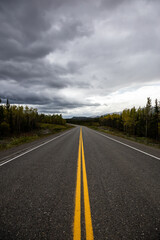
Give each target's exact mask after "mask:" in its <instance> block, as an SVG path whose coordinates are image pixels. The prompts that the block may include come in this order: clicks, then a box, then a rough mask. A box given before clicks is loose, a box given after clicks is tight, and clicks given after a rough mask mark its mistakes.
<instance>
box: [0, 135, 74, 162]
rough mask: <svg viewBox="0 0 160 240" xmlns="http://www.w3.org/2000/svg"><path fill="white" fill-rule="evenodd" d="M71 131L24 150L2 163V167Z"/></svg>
mask: <svg viewBox="0 0 160 240" xmlns="http://www.w3.org/2000/svg"><path fill="white" fill-rule="evenodd" d="M69 132H70V131H68V132H66V133H63V134H62V135H59V136H57V137H55V138H52V139H50V140H49V141H47V142H44V143H42V144H40V145H38V146H36V147H34V148H31V149H30V150H28V151H26V152H24V153H22V154H20V155H18V156H16V157H13V158H11V159H9V160H7V161H5V162H2V163H0V167H2V166H3V165H5V164H6V163H9V162H11V161H13V160H15V159H16V158H19V157H21V156H23V155H25V154H27V153H29V152H32V151H33V150H35V149H37V148H39V147H42V146H43V145H46V144H47V143H49V142H52V141H54V140H56V139H57V138H60V137H62V136H64V135H66V134H67V133H69Z"/></svg>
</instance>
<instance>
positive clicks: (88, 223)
mask: <svg viewBox="0 0 160 240" xmlns="http://www.w3.org/2000/svg"><path fill="white" fill-rule="evenodd" d="M82 166H83V168H82V169H83V189H84V209H85V225H86V240H93V239H94V237H93V227H92V219H91V208H90V203H89V192H88V184H87V174H86V166H85V157H84V147H83V139H82Z"/></svg>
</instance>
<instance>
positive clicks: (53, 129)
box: [0, 123, 73, 151]
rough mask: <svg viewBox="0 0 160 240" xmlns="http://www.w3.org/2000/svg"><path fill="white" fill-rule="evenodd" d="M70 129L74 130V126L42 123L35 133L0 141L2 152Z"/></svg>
mask: <svg viewBox="0 0 160 240" xmlns="http://www.w3.org/2000/svg"><path fill="white" fill-rule="evenodd" d="M70 128H73V126H71V125H69V124H66V125H58V124H48V123H40V124H38V129H37V130H35V131H32V132H28V133H21V134H19V135H16V136H11V137H5V138H2V139H0V151H2V150H7V149H9V148H12V147H15V146H19V145H21V144H24V143H29V142H33V141H35V140H37V139H40V138H44V137H47V136H50V135H52V134H55V133H59V132H62V131H65V130H67V129H70Z"/></svg>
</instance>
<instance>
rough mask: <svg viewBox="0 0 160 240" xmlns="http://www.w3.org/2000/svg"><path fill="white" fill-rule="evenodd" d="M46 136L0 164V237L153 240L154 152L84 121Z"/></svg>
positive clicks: (158, 211)
mask: <svg viewBox="0 0 160 240" xmlns="http://www.w3.org/2000/svg"><path fill="white" fill-rule="evenodd" d="M115 140H116V141H115ZM47 141H48V142H47ZM47 141H46V142H43V143H42V144H41V145H36V147H35V145H34V146H33V149H32V148H30V149H29V151H28V150H27V151H26V152H25V151H24V152H23V154H20V155H16V156H15V157H14V158H6V163H5V161H3V165H1V167H0V195H1V201H0V209H1V214H0V239H7V240H8V239H24V240H25V239H27V240H28V239H38V240H39V239H56V240H63V239H65V240H66V239H67V240H70V239H74V240H79V239H87V240H92V239H97V240H98V239H99V240H100V239H102V240H104V239H110V240H120V239H126V240H130V239H132V240H133V239H137V240H140V239H144V240H152V239H153V240H156V239H157V240H158V239H160V174H159V173H160V150H158V149H153V148H149V147H147V146H143V145H141V144H137V143H134V142H130V141H128V140H125V139H121V138H117V137H113V136H111V138H110V137H109V138H108V135H106V134H102V135H100V134H99V133H98V132H96V131H93V130H91V129H88V128H86V127H82V132H81V131H80V127H76V128H74V129H72V130H70V131H68V132H65V133H62V134H58V136H56V137H53V138H52V139H49V140H47ZM10 160H11V161H10ZM1 163H2V162H1Z"/></svg>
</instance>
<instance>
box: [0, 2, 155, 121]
mask: <svg viewBox="0 0 160 240" xmlns="http://www.w3.org/2000/svg"><path fill="white" fill-rule="evenodd" d="M147 97H151V99H152V102H153V104H154V100H155V98H158V100H160V1H159V0H133V1H132V0H77V1H76V0H0V98H1V99H3V101H6V100H5V99H6V98H9V100H10V103H14V104H25V105H29V106H32V107H36V108H38V110H39V112H44V113H62V115H63V116H64V117H71V116H84V115H85V116H96V115H102V114H105V113H109V112H117V111H121V110H123V109H124V108H130V107H133V106H136V107H138V106H142V107H143V106H144V105H145V104H146V98H147Z"/></svg>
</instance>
